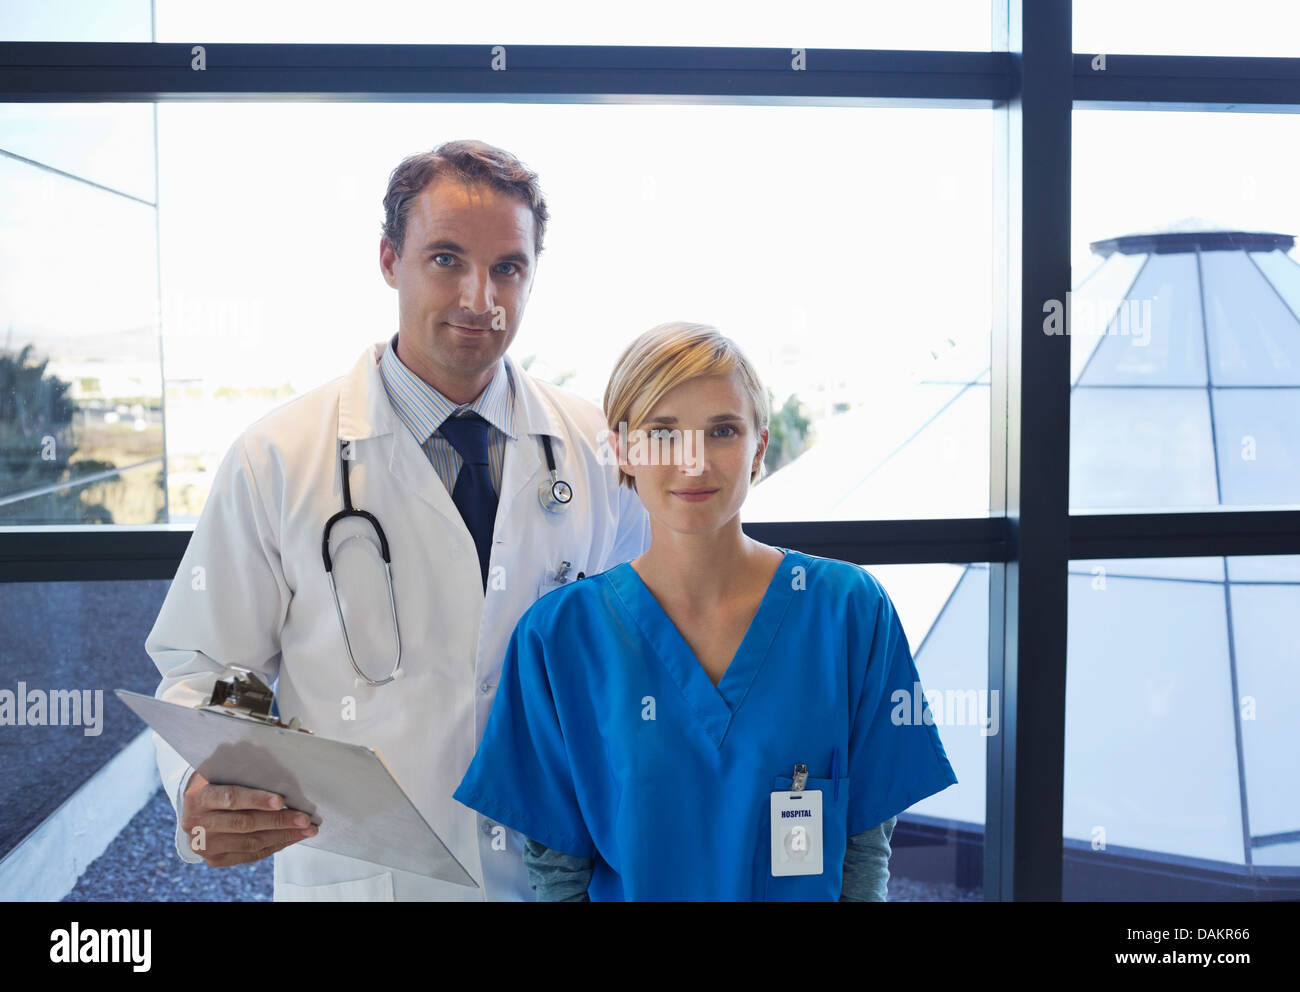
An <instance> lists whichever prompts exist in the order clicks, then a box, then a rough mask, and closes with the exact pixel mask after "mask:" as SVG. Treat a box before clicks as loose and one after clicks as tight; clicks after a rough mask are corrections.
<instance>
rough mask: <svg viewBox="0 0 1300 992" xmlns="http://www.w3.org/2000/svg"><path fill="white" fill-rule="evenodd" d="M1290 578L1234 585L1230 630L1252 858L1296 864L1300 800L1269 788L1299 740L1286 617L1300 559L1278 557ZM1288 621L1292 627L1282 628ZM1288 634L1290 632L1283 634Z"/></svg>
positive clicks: (1292, 609)
mask: <svg viewBox="0 0 1300 992" xmlns="http://www.w3.org/2000/svg"><path fill="white" fill-rule="evenodd" d="M1276 560H1279V561H1283V562H1286V565H1287V566H1289V568H1290V569H1291V570H1292V581H1290V582H1287V583H1278V584H1276V585H1254V586H1245V585H1235V584H1234V585H1233V586H1232V629H1233V637H1234V641H1235V643H1234V647H1235V650H1236V656H1237V676H1238V680H1239V694H1240V696H1241V703H1240V708H1241V718H1242V719H1241V735H1242V750H1243V753H1244V755H1245V780H1246V785H1247V789H1246V797H1247V800H1248V810H1249V814H1250V833H1251V847H1252V857H1251V860H1252V861H1253V862H1254V863H1255V864H1257V865H1300V803H1298V802H1297V800H1296V796H1295V792H1294V790H1291V789H1279V788H1274V787H1273V785H1274V784H1276V783H1281V782H1286V781H1289V780H1291V779H1292V778H1293V777H1294V775H1295V755H1296V746H1297V744H1300V734H1297V729H1296V720H1295V713H1294V709H1293V708H1292V707H1291V706H1290V704H1289V703H1288V702H1286V701H1287V700H1293V699H1296V698H1297V695H1298V694H1300V638H1297V637H1296V636H1295V630H1294V625H1290V624H1286V621H1285V620H1284V619H1283V618H1286V617H1295V616H1298V615H1300V582H1297V581H1295V575H1294V573H1295V571H1296V570H1297V569H1300V557H1297V556H1289V557H1283V556H1278V558H1277V559H1276ZM1283 625H1286V626H1289V627H1290V628H1291V629H1290V630H1289V631H1284V630H1283V629H1281V627H1282V626H1283ZM1288 634H1289V636H1288Z"/></svg>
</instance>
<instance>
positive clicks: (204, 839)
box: [181, 772, 316, 868]
mask: <svg viewBox="0 0 1300 992" xmlns="http://www.w3.org/2000/svg"><path fill="white" fill-rule="evenodd" d="M184 800H185V804H184V809H183V811H182V813H181V828H182V829H183V830H184V831H185V834H186V836H187V837H189V838H190V849H191V850H192V851H194V852H195V853H196V854H198V855H199V856H200V857H202V858H203V860H204V861H206V862H207V863H208V864H209V865H211V866H212V867H213V868H229V867H230V866H231V865H242V864H247V863H248V862H250V861H260V860H261V859H262V858H266V857H270V856H271V855H272V854H274V853H275V852H276V851H280V850H283V849H284V848H286V847H288V846H289V845H290V844H296V843H297V842H298V841H300V840H305V839H306V838H308V837H314V836H316V828H315V827H314V826H312V824H311V818H310V817H309V816H308V815H307V814H306V813H303V812H300V811H298V810H294V809H285V808H284V798H283V797H282V796H278V795H276V794H275V793H274V792H264V791H262V790H261V789H245V788H243V787H242V786H238V785H213V784H212V783H211V782H209V781H208V780H207V779H206V778H204V777H203V776H202V775H200V774H199V773H198V772H195V773H194V774H193V775H191V776H190V782H189V785H188V786H186V788H185V796H184ZM195 828H199V829H198V830H197V831H196V829H195Z"/></svg>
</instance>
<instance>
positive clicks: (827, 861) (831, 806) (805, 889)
mask: <svg viewBox="0 0 1300 992" xmlns="http://www.w3.org/2000/svg"><path fill="white" fill-rule="evenodd" d="M793 785H794V783H793V781H792V780H791V778H790V776H789V775H776V776H774V777H773V779H772V791H773V792H789V791H790V789H791V788H792V787H793ZM804 788H805V789H807V790H810V791H811V790H813V789H817V790H820V791H821V794H822V873H821V874H820V875H783V876H780V877H773V875H772V852H771V847H772V838H771V830H770V824H769V823H768V820H767V817H768V816H769V815H770V811H769V809H768V807H767V804H766V803H764V805H763V817H764V819H763V824H762V829H761V830H760V831H759V847H760V848H761V850H760V851H759V858H758V861H759V865H760V871H761V874H762V877H763V880H764V885H763V886H762V887H761V888H759V889H758V891H760V892H762V893H763V898H764V899H765V900H767V901H768V902H818V901H834V900H836V899H838V898H839V897H840V886H841V885H842V884H843V880H844V853H845V851H846V850H847V849H848V833H847V829H848V810H849V779H848V778H847V777H845V778H841V779H840V780H839V794H838V795H837V794H836V790H835V780H834V779H830V778H811V777H809V779H808V781H807V782H805V783H804Z"/></svg>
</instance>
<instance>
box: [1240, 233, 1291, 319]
mask: <svg viewBox="0 0 1300 992" xmlns="http://www.w3.org/2000/svg"><path fill="white" fill-rule="evenodd" d="M1250 257H1251V259H1252V260H1253V261H1254V263H1255V264H1256V265H1258V266H1259V269H1260V271H1261V272H1263V273H1264V278H1265V279H1267V280H1268V283H1269V285H1270V286H1272V287H1273V289H1275V290H1276V291H1277V294H1278V295H1279V296H1281V297H1282V300H1283V302H1285V303H1286V306H1287V309H1288V310H1290V311H1291V313H1292V314H1300V262H1297V261H1296V260H1295V259H1294V258H1293V257H1292V256H1290V255H1288V254H1287V253H1286V252H1284V251H1281V250H1280V249H1274V250H1273V251H1267V252H1266V251H1252V252H1251V253H1250Z"/></svg>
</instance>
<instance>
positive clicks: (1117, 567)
mask: <svg viewBox="0 0 1300 992" xmlns="http://www.w3.org/2000/svg"><path fill="white" fill-rule="evenodd" d="M1245 560H1246V561H1250V560H1251V559H1245ZM1082 564H1083V566H1084V567H1083V569H1082V570H1080V571H1077V572H1076V570H1075V569H1071V570H1070V574H1071V575H1075V574H1079V575H1089V576H1097V575H1101V576H1107V577H1114V578H1129V579H1131V578H1158V579H1208V580H1209V581H1211V582H1222V581H1223V559H1222V558H1135V559H1133V560H1131V561H1126V560H1123V559H1120V558H1090V559H1089V560H1088V561H1086V562H1083V563H1082ZM1135 568H1136V571H1134V569H1135Z"/></svg>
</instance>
